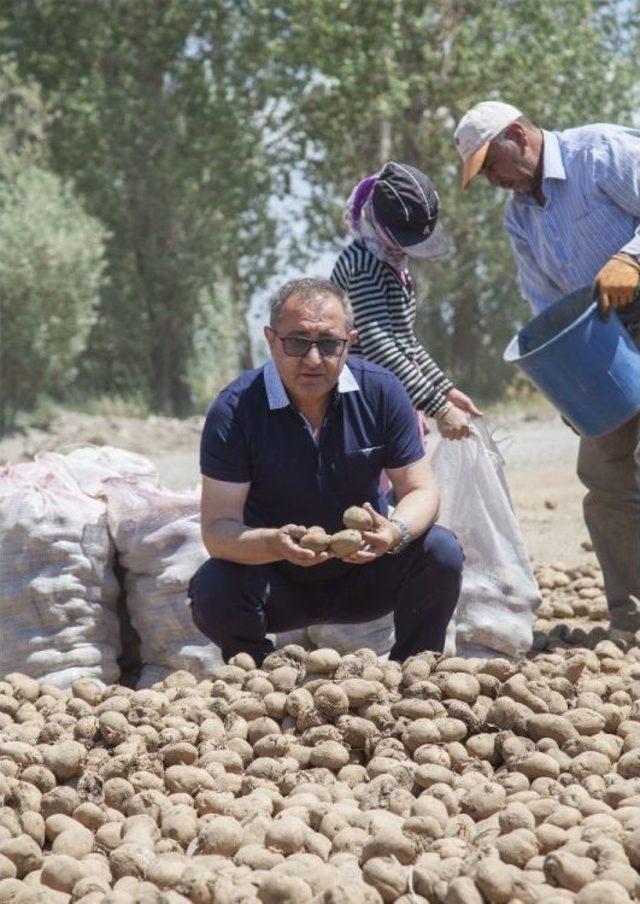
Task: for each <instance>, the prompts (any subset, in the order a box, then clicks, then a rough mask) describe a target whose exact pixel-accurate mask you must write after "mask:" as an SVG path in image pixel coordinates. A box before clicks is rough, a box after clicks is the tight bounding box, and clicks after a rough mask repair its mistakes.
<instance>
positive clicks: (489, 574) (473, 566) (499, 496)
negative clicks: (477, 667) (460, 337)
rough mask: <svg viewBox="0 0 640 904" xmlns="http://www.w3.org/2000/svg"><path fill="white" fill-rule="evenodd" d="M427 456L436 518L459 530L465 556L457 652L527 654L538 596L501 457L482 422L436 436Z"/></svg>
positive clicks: (456, 616) (456, 620)
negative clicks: (435, 487) (456, 437)
mask: <svg viewBox="0 0 640 904" xmlns="http://www.w3.org/2000/svg"><path fill="white" fill-rule="evenodd" d="M432 441H433V440H431V442H432ZM430 457H431V464H432V466H433V469H434V471H435V474H436V477H437V480H438V484H439V486H440V494H441V506H440V515H439V516H438V523H439V524H442V525H443V526H444V527H448V528H449V529H450V530H452V531H453V532H454V533H455V534H456V536H457V537H458V540H459V541H460V543H461V544H462V548H463V550H464V555H465V563H464V571H463V577H462V590H461V593H460V600H459V602H458V606H457V608H456V611H455V614H454V619H453V625H452V626H450V627H451V631H450V633H449V635H448V637H449V638H450V637H451V636H453V637H455V644H456V647H457V652H458V654H459V655H473V656H482V655H489V653H488V652H487V651H492V652H497V653H502V654H506V655H508V656H517V655H519V654H522V653H525V652H526V651H527V650H529V649H530V648H531V645H532V643H533V624H534V621H535V612H536V609H537V607H538V605H539V602H540V596H539V593H538V587H537V585H536V582H535V578H534V577H533V573H532V571H531V565H530V563H529V557H528V555H527V551H526V548H525V545H524V540H523V538H522V534H521V533H520V527H519V525H518V520H517V518H516V515H515V513H514V510H513V505H512V503H511V497H510V496H509V490H508V488H507V484H506V481H505V478H504V473H503V470H502V468H503V465H504V461H503V459H502V456H501V455H500V452H499V451H498V448H497V446H496V444H495V443H494V442H493V440H492V439H491V436H490V434H489V431H488V429H487V428H486V426H485V425H484V423H483V422H482V421H476V422H475V423H474V427H473V433H472V435H471V436H470V437H469V438H468V439H464V440H460V441H457V442H451V441H449V440H442V439H440V440H439V441H438V443H437V445H436V447H435V450H434V452H433V453H432V454H431V456H430ZM447 652H450V650H449V649H448V650H447Z"/></svg>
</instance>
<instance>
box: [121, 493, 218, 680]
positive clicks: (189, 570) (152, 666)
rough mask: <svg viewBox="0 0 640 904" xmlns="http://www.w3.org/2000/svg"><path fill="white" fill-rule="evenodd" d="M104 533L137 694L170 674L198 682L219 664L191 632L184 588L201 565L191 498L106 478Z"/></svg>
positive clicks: (203, 555)
mask: <svg viewBox="0 0 640 904" xmlns="http://www.w3.org/2000/svg"><path fill="white" fill-rule="evenodd" d="M105 490H106V495H107V517H108V522H109V529H110V531H111V534H112V536H113V539H114V542H115V545H116V549H117V550H118V553H119V554H120V562H121V564H122V565H123V567H124V569H125V589H126V595H127V609H128V611H129V616H130V618H131V623H132V625H133V627H134V628H135V629H136V631H137V632H138V634H139V635H140V651H141V657H142V661H143V663H144V667H143V670H142V675H141V678H140V681H139V686H141V687H145V686H148V685H149V684H152V683H153V682H155V681H159V680H161V679H162V678H164V677H166V675H168V674H169V672H172V671H175V670H176V669H187V670H188V671H191V672H193V674H194V675H196V676H197V677H199V678H204V677H206V676H207V675H209V674H210V673H211V670H212V669H214V668H215V667H216V666H218V665H220V664H221V663H222V657H221V654H220V650H219V649H218V647H216V646H215V645H214V644H212V643H211V642H210V641H209V640H208V639H207V638H206V637H205V636H204V635H203V634H201V633H200V631H198V629H197V628H196V626H195V625H194V623H193V619H192V617H191V607H190V606H189V600H188V597H187V587H188V584H189V580H190V579H191V577H192V575H193V574H194V573H195V572H196V571H197V569H198V568H199V567H200V565H202V563H203V562H205V561H206V559H207V558H208V554H207V551H206V549H205V547H204V544H203V542H202V538H201V535H200V500H199V497H198V495H197V493H194V492H190V493H172V492H170V491H169V490H165V489H157V488H155V487H152V486H148V485H141V484H138V483H134V482H132V481H128V480H124V479H121V478H117V477H114V478H112V479H110V480H107V481H106V482H105Z"/></svg>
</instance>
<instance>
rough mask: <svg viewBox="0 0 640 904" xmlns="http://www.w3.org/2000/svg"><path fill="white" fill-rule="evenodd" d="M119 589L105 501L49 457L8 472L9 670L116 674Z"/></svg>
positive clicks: (4, 569)
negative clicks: (58, 469)
mask: <svg viewBox="0 0 640 904" xmlns="http://www.w3.org/2000/svg"><path fill="white" fill-rule="evenodd" d="M118 592H119V590H118V584H117V581H116V579H115V576H114V573H113V570H112V567H111V546H110V543H109V535H108V531H107V521H106V510H105V505H104V502H103V501H102V500H97V499H90V498H89V497H88V496H86V495H84V494H83V493H81V492H80V490H79V488H78V487H77V485H76V486H74V484H73V481H69V480H68V479H66V478H65V477H64V475H63V476H60V475H59V474H58V473H57V472H56V471H53V470H51V469H50V468H48V467H47V465H46V464H44V463H42V462H36V463H32V462H28V463H25V464H24V465H15V466H13V467H11V468H5V469H3V470H2V471H0V675H4V674H8V673H9V672H24V673H25V674H27V675H30V676H31V677H32V678H37V679H39V680H41V681H45V682H47V683H49V684H55V685H57V686H58V687H63V688H64V687H69V686H70V685H71V684H72V683H73V682H74V681H75V680H76V679H77V678H81V677H84V676H94V677H96V678H100V679H102V680H103V681H105V682H106V683H108V684H110V683H112V682H114V681H116V680H117V678H118V674H119V669H118V665H117V662H116V657H117V656H118V654H119V647H120V636H119V626H118V619H117V615H116V603H117V598H118Z"/></svg>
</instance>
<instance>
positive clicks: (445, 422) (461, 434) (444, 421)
mask: <svg viewBox="0 0 640 904" xmlns="http://www.w3.org/2000/svg"><path fill="white" fill-rule="evenodd" d="M436 421H437V424H438V430H439V431H440V433H441V434H442V436H444V438H445V439H464V438H465V437H466V436H469V434H470V432H471V429H470V420H469V415H468V414H467V413H466V412H465V411H463V410H462V409H461V408H456V407H455V406H454V407H453V408H450V409H449V410H448V411H447V413H446V414H443V415H442V417H439V418H436Z"/></svg>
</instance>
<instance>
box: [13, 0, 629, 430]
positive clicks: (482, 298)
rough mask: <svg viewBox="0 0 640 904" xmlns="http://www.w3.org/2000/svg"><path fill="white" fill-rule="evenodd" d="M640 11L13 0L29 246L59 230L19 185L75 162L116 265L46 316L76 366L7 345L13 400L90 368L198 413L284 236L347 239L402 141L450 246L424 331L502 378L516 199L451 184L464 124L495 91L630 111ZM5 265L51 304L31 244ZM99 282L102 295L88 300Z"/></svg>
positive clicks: (224, 372)
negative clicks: (284, 219)
mask: <svg viewBox="0 0 640 904" xmlns="http://www.w3.org/2000/svg"><path fill="white" fill-rule="evenodd" d="M637 9H638V4H637V2H633V3H629V2H627V0H623V2H620V0H575V2H572V3H557V2H555V0H510V2H508V3H505V2H503V0H483V2H480V0H437V2H436V0H433V2H424V0H376V2H364V0H304V2H303V0H287V2H286V3H278V2H275V3H274V2H268V0H118V2H117V3H116V2H113V0H90V2H89V0H65V2H64V3H60V2H59V0H24V2H18V0H15V2H12V3H10V4H5V7H4V8H3V10H2V11H1V12H0V16H2V17H3V19H4V21H0V58H2V59H4V60H8V61H10V62H11V66H10V68H7V69H6V70H5V76H4V82H2V81H1V80H0V169H1V170H2V173H1V175H2V177H3V178H4V180H5V182H6V185H5V187H4V189H3V190H4V193H5V200H4V201H3V203H4V204H5V205H6V207H7V214H10V215H11V216H13V217H14V218H16V219H17V220H19V223H18V225H19V228H20V230H22V235H23V240H22V241H21V242H20V243H19V244H20V248H21V249H25V248H26V249H29V248H30V245H31V244H34V247H40V245H39V242H41V241H45V238H46V240H47V241H49V240H51V241H52V240H53V239H52V228H53V227H52V226H51V224H52V223H53V221H54V219H53V215H52V216H51V217H50V218H47V219H46V220H45V221H44V222H43V230H44V231H43V232H39V231H38V228H39V225H40V224H39V223H38V222H36V223H29V222H27V220H26V218H25V217H24V216H23V214H21V213H20V211H21V210H22V209H23V208H22V207H21V205H23V206H24V205H25V204H26V203H27V201H26V197H27V196H28V197H29V198H30V200H29V202H28V203H29V204H31V205H35V204H36V198H35V195H34V194H29V192H28V191H27V185H28V184H32V185H33V186H34V187H33V192H35V191H36V187H35V186H36V185H38V186H40V188H38V190H42V191H43V192H45V196H47V195H46V193H47V192H48V193H49V194H48V197H50V198H53V196H54V194H55V189H54V187H53V184H52V183H51V182H47V179H46V174H45V172H44V171H45V170H47V169H52V170H53V171H55V172H56V173H57V174H58V176H59V177H60V178H61V179H62V182H58V183H56V184H57V186H58V189H59V191H60V192H61V195H60V199H61V200H60V204H61V208H63V209H64V210H66V211H67V212H68V211H70V210H71V207H70V205H72V203H75V202H73V199H72V196H71V195H70V194H69V189H68V188H64V187H63V186H64V185H66V182H67V181H68V180H73V185H74V190H75V191H77V193H78V194H79V196H80V197H81V199H82V204H83V207H84V209H85V210H86V212H87V214H89V215H90V216H92V217H95V218H98V219H99V220H100V221H101V222H102V223H103V224H104V225H105V227H106V228H107V229H108V230H109V238H108V240H107V245H106V254H107V268H106V274H107V275H108V279H107V280H105V281H104V282H102V284H101V288H100V289H99V290H98V282H99V279H98V278H97V276H96V279H95V280H94V281H93V282H91V286H90V287H89V285H88V284H87V288H86V293H85V294H84V295H83V297H84V298H85V306H84V307H83V306H82V304H81V303H80V301H79V300H78V301H77V302H75V301H73V299H74V298H75V297H76V296H75V295H74V293H71V295H70V298H69V302H68V303H69V305H70V308H69V310H71V311H73V316H72V317H68V318H65V317H62V318H61V319H62V322H64V327H58V326H55V328H54V327H52V326H47V327H46V328H45V327H44V326H43V327H42V329H43V330H44V334H46V335H47V336H48V335H49V334H51V335H54V334H55V336H56V337H58V331H59V330H64V329H68V330H71V323H75V320H76V319H77V321H78V334H79V338H78V341H77V342H75V343H74V342H71V340H70V337H69V336H68V334H67V338H68V339H69V342H68V345H69V354H70V355H71V352H72V350H73V353H74V355H75V356H76V357H75V358H74V359H73V361H71V360H69V362H68V363H67V364H66V365H64V366H62V365H60V364H59V363H56V362H57V361H58V358H57V355H58V354H59V353H56V355H53V356H52V361H51V362H49V361H48V353H47V355H46V356H45V357H46V358H47V361H46V368H47V369H46V370H45V369H43V368H44V367H45V364H44V363H42V364H39V365H38V366H37V367H34V368H33V369H32V368H31V362H30V359H29V358H27V359H24V358H22V357H21V355H20V353H19V352H18V351H16V352H14V350H13V347H12V344H11V343H12V342H13V341H14V340H13V339H11V342H9V341H8V340H5V341H4V343H3V348H4V354H5V356H6V355H7V354H12V355H13V356H14V357H13V358H12V361H13V364H12V365H11V368H8V367H7V365H6V363H5V361H4V360H3V363H2V367H3V373H4V374H5V379H6V374H7V373H8V372H9V371H11V372H12V374H13V375H12V379H13V380H14V381H15V382H16V385H18V383H19V384H20V385H22V382H23V381H24V382H25V384H29V386H30V387H31V388H30V389H29V390H28V391H27V390H26V389H25V391H24V392H22V390H21V393H22V394H21V395H19V398H20V402H19V404H25V405H26V404H29V403H30V402H29V399H32V398H33V394H34V392H35V387H36V382H37V381H40V382H41V384H42V381H44V387H42V386H41V388H45V389H47V388H49V384H51V386H53V385H56V386H60V385H62V384H61V383H60V381H61V380H63V379H64V380H67V381H68V380H69V378H70V375H71V374H73V373H74V369H77V376H76V378H75V383H74V387H73V389H74V392H75V393H83V392H84V393H95V394H97V395H98V396H102V395H104V396H107V397H111V396H116V397H121V398H135V399H136V400H138V403H139V400H143V401H144V402H145V403H146V404H148V405H149V406H150V407H151V408H152V409H153V410H155V411H157V412H160V413H166V414H179V415H180V414H187V413H189V412H190V411H191V410H192V408H193V406H194V405H196V406H197V407H198V408H202V407H205V405H206V403H207V402H208V399H209V393H212V392H213V391H214V390H215V389H216V388H217V387H218V386H219V385H220V383H222V382H224V381H226V380H227V379H230V378H231V377H233V375H234V374H235V373H236V372H237V371H238V370H239V369H240V368H242V367H245V366H248V364H249V358H248V337H247V330H246V322H245V315H246V311H247V306H248V302H249V299H250V297H251V295H252V293H254V292H255V291H256V290H257V289H258V288H260V287H261V286H262V284H263V283H264V281H265V279H266V278H267V277H268V276H269V275H270V274H272V273H273V272H274V270H275V267H276V264H277V263H280V264H282V263H283V261H277V260H276V254H275V248H276V243H278V242H279V243H280V247H286V248H290V249H292V250H291V253H292V256H293V259H294V260H296V261H297V262H299V264H300V266H301V267H302V266H303V264H304V263H305V262H307V261H308V260H309V259H310V258H311V257H312V256H314V255H315V253H316V252H317V251H318V250H320V249H326V247H327V244H328V243H331V244H333V245H334V247H336V249H337V247H338V238H339V237H340V235H341V233H342V213H343V206H344V202H345V199H346V197H347V195H348V193H349V190H350V188H351V186H352V185H353V183H354V182H355V181H356V180H357V179H359V178H361V177H362V176H364V175H367V174H368V173H370V172H373V171H374V170H376V169H377V168H378V167H379V165H380V164H381V163H382V162H383V161H384V160H385V159H388V158H395V159H400V160H407V161H408V162H411V163H414V164H416V165H418V166H420V167H422V168H423V169H424V170H426V171H427V172H428V173H429V174H430V175H431V176H432V178H433V179H434V181H435V182H436V184H437V186H438V189H439V191H440V194H441V198H442V218H443V223H444V226H445V229H446V231H447V232H448V234H449V236H450V237H451V239H452V240H453V243H454V245H455V247H456V250H457V253H456V255H455V257H452V258H450V259H447V260H444V261H442V262H439V263H431V264H428V265H423V266H421V267H420V268H419V273H418V276H419V279H418V281H417V282H418V287H419V290H420V306H419V321H418V329H419V332H420V335H421V338H422V339H423V340H424V342H425V345H426V346H427V348H428V349H429V350H430V351H431V352H432V353H434V355H435V357H436V358H437V360H439V362H440V364H441V365H442V366H443V367H444V368H446V369H447V370H449V371H451V373H452V374H453V375H454V377H455V378H456V380H457V381H459V382H460V384H461V386H462V387H463V388H465V389H467V390H469V391H470V392H472V393H473V394H474V395H479V396H483V397H485V398H486V397H491V396H495V395H497V394H499V393H500V392H501V391H502V390H503V387H504V385H505V382H504V381H505V377H507V376H510V375H511V374H510V372H509V371H508V370H506V369H505V367H504V365H503V364H502V349H503V347H504V346H505V345H506V343H507V340H508V338H509V337H510V336H511V334H512V333H513V331H514V330H515V329H516V327H517V326H518V324H519V322H521V321H523V320H525V319H527V317H528V316H529V314H528V310H527V308H526V306H525V305H524V304H523V302H522V301H521V300H520V298H519V297H518V292H517V289H516V286H515V278H514V277H515V268H514V264H513V261H512V257H511V253H510V250H509V248H508V244H507V241H506V239H505V236H504V233H503V229H502V223H501V218H502V208H503V205H504V201H505V200H506V198H505V196H504V195H503V194H499V193H497V192H494V191H493V190H491V189H489V188H488V187H487V186H484V185H474V186H473V187H472V189H471V190H470V191H469V192H468V193H466V194H462V193H461V192H460V190H459V170H460V167H459V161H458V159H457V157H456V155H455V152H454V150H453V146H452V140H451V135H452V131H453V128H454V126H455V123H456V121H457V120H458V118H459V117H460V116H461V115H462V114H463V113H464V111H465V110H466V109H467V108H468V107H469V106H470V105H472V104H473V103H475V102H477V101H479V100H481V99H487V98H501V99H504V100H508V101H511V102H512V103H515V104H518V105H520V106H521V107H522V109H523V110H524V111H525V112H526V113H527V114H528V115H529V116H530V117H531V118H532V119H534V120H535V121H536V122H538V123H539V124H540V125H542V126H544V127H546V128H565V127H568V126H571V125H577V124H580V123H584V122H593V121H598V120H600V121H602V120H609V121H621V122H629V121H630V119H631V116H632V112H633V111H634V109H635V108H636V101H637V87H638V86H637V78H636V69H637V67H636V59H635V55H634V51H635V49H636V47H637V41H638V21H637V18H636V19H634V14H635V13H637ZM37 85H39V86H40V89H41V90H39V89H38V87H37ZM22 171H24V173H25V175H24V181H23V182H20V187H19V188H18V185H17V182H16V180H18V179H19V177H20V173H21V172H22ZM20 178H22V177H20ZM301 178H302V179H303V181H304V186H305V190H306V189H308V199H307V201H306V204H305V209H304V211H303V215H302V217H300V214H299V211H296V227H297V228H296V229H287V228H285V229H284V231H283V233H282V234H276V224H275V223H274V217H273V210H272V207H271V205H270V199H271V198H272V197H273V195H274V193H277V194H279V196H280V198H281V199H283V200H284V201H285V202H286V203H287V204H290V202H291V194H292V185H294V186H295V184H296V183H299V182H300V179H301ZM51 203H52V204H53V201H51ZM65 205H66V206H65ZM21 217H22V219H21ZM83 217H84V218H83ZM35 219H36V221H38V219H39V218H38V217H36V218H35ZM71 220H72V218H71V216H70V215H68V216H67V219H66V220H65V223H66V224H67V228H68V229H69V230H71V226H72V222H71ZM300 220H302V221H303V222H304V223H306V225H307V229H306V231H305V230H304V229H300V228H299V227H300ZM6 222H7V221H6V219H5V224H6ZM74 224H75V228H76V230H77V234H78V235H79V234H80V232H81V229H84V228H86V229H87V230H88V232H87V236H88V238H87V239H86V240H85V241H84V242H82V244H83V247H84V249H85V251H87V253H88V252H89V250H90V249H92V248H93V251H94V255H95V256H94V258H93V260H94V263H95V269H94V270H92V268H91V265H90V263H89V261H88V260H87V259H86V258H82V259H83V260H85V269H84V271H83V272H84V274H85V275H84V277H83V278H84V279H85V280H88V274H89V273H90V272H95V273H96V274H97V273H99V271H100V266H99V255H98V253H97V244H96V242H98V239H97V238H96V239H95V242H94V243H93V244H92V241H91V238H90V236H91V235H92V234H93V235H94V237H95V236H97V233H96V232H95V231H94V232H93V233H92V229H93V230H95V229H98V227H97V226H96V223H95V220H92V219H90V218H89V219H87V217H86V215H84V214H82V212H81V211H80V212H79V214H78V218H77V220H76V221H74ZM45 227H46V228H45ZM27 229H32V230H33V237H34V238H33V241H32V240H31V239H30V238H29V239H27V238H26V237H25V230H27ZM4 231H5V233H6V232H7V231H9V232H10V231H11V230H7V229H6V228H5V230H4ZM66 234H68V235H69V242H71V241H72V240H71V237H70V236H71V232H68V233H66ZM73 234H74V235H75V234H76V233H75V232H74V233H73ZM101 235H102V233H101ZM37 236H40V237H41V238H38V240H37V241H36V240H35V239H36V237H37ZM42 236H44V238H42ZM47 236H48V238H47ZM102 240H103V239H100V241H102ZM0 241H2V242H3V243H4V245H3V248H4V247H8V243H11V242H14V240H13V238H12V237H7V236H6V235H5V236H3V237H2V239H0ZM74 241H76V239H74ZM16 243H17V240H16V242H14V246H15V247H17V244H16ZM45 244H46V243H45ZM14 246H12V253H13V251H14V250H15V247H14ZM30 253H31V252H30V251H29V254H30ZM2 254H3V255H4V254H5V252H4V251H3V252H2ZM29 254H28V255H27V256H29ZM34 254H35V252H34ZM45 257H46V255H45ZM81 257H82V256H81ZM47 259H48V258H47ZM3 260H4V262H5V263H4V269H3V280H5V279H6V280H7V281H8V285H10V284H11V280H12V279H15V281H16V285H17V284H18V281H19V280H22V281H23V284H24V285H26V284H27V283H28V280H29V279H31V280H32V284H30V285H31V289H30V290H29V291H30V292H31V295H30V296H29V297H30V298H31V301H30V302H29V305H30V307H29V305H27V306H26V307H25V310H24V311H23V310H22V309H21V310H20V311H16V314H15V316H16V318H17V323H20V322H21V317H22V316H23V315H24V316H26V310H27V309H28V310H31V311H32V312H35V311H38V312H40V314H42V312H51V311H53V312H55V311H57V310H58V309H57V307H56V305H57V304H60V303H61V302H56V303H55V304H54V303H53V302H52V301H51V299H50V294H51V293H50V289H48V288H47V286H48V285H49V282H51V281H52V279H53V277H52V276H51V275H50V274H49V275H47V274H48V272H49V271H47V270H46V267H45V266H44V264H43V263H42V259H41V258H38V266H36V261H35V258H34V260H33V261H32V263H30V264H29V265H28V266H27V265H25V266H26V270H25V271H24V272H23V270H22V269H21V267H18V268H17V271H16V275H15V276H12V275H11V274H10V273H9V270H10V268H9V266H8V256H4V257H3ZM69 266H71V264H69ZM29 268H31V269H29ZM27 273H30V276H29V277H28V278H27V275H26V274H27ZM45 277H46V278H45ZM41 278H43V279H44V283H43V293H42V299H40V293H39V288H40V285H39V281H40V279H41ZM33 280H35V282H33ZM47 280H48V281H49V282H47ZM60 280H62V276H60ZM21 291H22V292H23V293H24V292H26V289H24V287H23V289H22V290H21ZM77 291H78V292H79V291H80V290H77ZM83 291H84V290H83ZM98 291H99V303H98V306H97V308H96V307H95V303H94V302H95V299H94V300H93V301H92V302H91V304H90V305H89V303H88V302H87V301H86V299H87V298H88V297H89V296H90V295H91V297H92V298H93V297H94V296H93V295H92V293H93V292H98ZM16 292H17V290H16ZM18 294H19V293H18ZM18 294H16V295H14V296H11V298H14V297H15V298H17V297H18ZM27 294H29V293H28V292H27ZM80 294H82V293H80ZM78 298H79V296H78ZM45 299H48V300H45ZM76 303H77V304H79V305H80V307H81V308H82V311H83V312H84V313H82V314H81V313H80V311H79V310H78V313H76V308H75V307H74V304H76ZM8 304H9V302H8V301H4V302H3V305H4V309H5V317H4V318H3V326H4V327H5V333H6V335H7V336H8V335H9V330H14V329H15V331H16V336H22V335H23V332H21V330H20V329H19V328H18V327H17V326H16V327H15V328H14V326H13V324H11V326H10V327H7V326H6V322H7V316H6V311H7V310H8V308H7V305H8ZM11 304H12V305H13V307H12V310H14V308H16V305H18V302H16V301H11ZM18 306H19V305H18ZM56 316H58V315H57V314H56ZM12 317H13V315H12ZM92 318H93V320H92ZM43 319H44V321H45V322H47V321H48V313H47V314H46V315H44V316H43ZM91 322H92V323H93V325H91ZM87 331H88V335H87ZM15 341H16V342H19V341H22V340H18V339H16V340H15ZM39 341H40V342H41V345H43V347H45V346H46V347H47V348H48V347H49V346H47V342H46V341H45V339H44V338H42V339H41V340H39ZM47 341H48V340H47ZM51 341H52V342H53V341H58V338H56V339H55V340H53V339H52V340H51ZM35 346H36V347H37V343H36V344H35ZM16 348H18V349H23V348H24V344H23V345H18V346H16ZM81 349H84V351H81ZM78 355H79V357H78ZM24 360H29V362H30V363H29V373H27V374H24V375H23V373H22V371H23V370H25V369H26V368H25V365H24ZM60 360H62V359H60ZM31 370H33V372H31ZM16 398H18V396H16ZM16 404H18V403H17V402H16Z"/></svg>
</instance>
